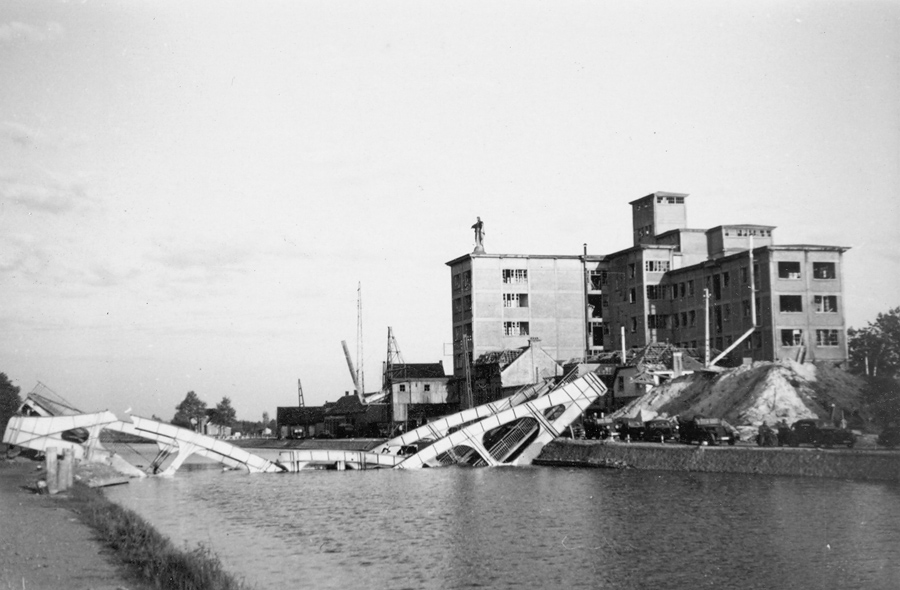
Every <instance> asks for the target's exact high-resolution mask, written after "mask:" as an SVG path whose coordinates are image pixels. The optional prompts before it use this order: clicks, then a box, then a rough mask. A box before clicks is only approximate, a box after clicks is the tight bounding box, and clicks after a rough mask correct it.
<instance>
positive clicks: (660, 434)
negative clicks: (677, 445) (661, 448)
mask: <svg viewBox="0 0 900 590" xmlns="http://www.w3.org/2000/svg"><path fill="white" fill-rule="evenodd" d="M678 438H679V435H678V422H677V421H676V420H671V419H669V418H656V419H654V420H648V421H647V422H646V423H644V440H646V441H648V442H666V441H668V440H676V441H677V440H678Z"/></svg>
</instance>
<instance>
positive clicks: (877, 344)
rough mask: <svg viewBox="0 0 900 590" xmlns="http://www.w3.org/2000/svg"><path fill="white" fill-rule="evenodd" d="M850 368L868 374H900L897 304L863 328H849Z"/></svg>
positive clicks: (852, 370) (898, 308)
mask: <svg viewBox="0 0 900 590" xmlns="http://www.w3.org/2000/svg"><path fill="white" fill-rule="evenodd" d="M847 333H848V335H849V337H850V338H849V348H850V371H851V372H853V373H856V374H859V375H868V376H871V377H886V378H896V377H898V376H900V307H896V308H894V309H891V310H888V312H887V313H879V314H878V316H877V317H876V318H875V322H869V325H868V326H866V327H865V328H860V329H859V330H855V329H853V328H850V330H848V332H847Z"/></svg>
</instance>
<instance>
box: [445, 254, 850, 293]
mask: <svg viewBox="0 0 900 590" xmlns="http://www.w3.org/2000/svg"><path fill="white" fill-rule="evenodd" d="M644 270H645V271H646V272H658V273H666V272H669V270H670V263H669V261H668V260H645V261H644ZM501 272H502V279H503V283H504V284H507V285H512V284H522V283H527V282H528V270H526V269H521V268H504V269H502V271H501ZM753 272H754V274H756V275H757V276H758V275H759V265H754V266H753ZM740 273H741V282H742V283H745V284H746V283H748V282H749V272H748V268H747V267H742V268H741V269H740ZM636 274H637V265H636V263H633V262H632V263H630V264H629V265H628V277H629V278H632V279H633V278H635V276H636ZM802 276H803V275H802V272H801V263H800V262H794V261H781V262H779V263H778V278H779V279H787V280H796V279H800V278H802ZM836 277H837V270H836V267H835V263H834V262H813V278H814V279H834V278H836ZM607 281H608V274H607V271H591V274H590V282H591V287H592V288H593V289H596V290H600V289H602V285H605V284H607ZM710 282H711V283H712V286H713V287H714V290H715V291H716V292H717V293H718V291H719V289H718V287H728V286H729V285H730V283H731V275H730V273H729V272H728V271H724V272H722V273H720V274H716V275H713V276H712V277H707V288H709V287H710ZM471 285H472V271H469V270H467V271H465V272H461V273H459V274H456V275H454V276H453V288H454V290H457V291H458V290H460V289H462V290H466V289H468V288H470V287H471ZM651 288H653V289H654V291H653V293H652V295H651V291H650V289H651ZM694 293H695V291H694V281H693V280H689V281H686V282H681V283H676V284H672V285H648V286H647V297H648V298H649V299H670V298H671V299H675V298H676V297H685V296H687V297H693V296H694ZM717 298H718V297H717Z"/></svg>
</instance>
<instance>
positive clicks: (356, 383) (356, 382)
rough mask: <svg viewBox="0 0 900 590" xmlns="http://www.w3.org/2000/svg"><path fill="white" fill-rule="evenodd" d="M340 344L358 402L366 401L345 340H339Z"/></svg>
mask: <svg viewBox="0 0 900 590" xmlns="http://www.w3.org/2000/svg"><path fill="white" fill-rule="evenodd" d="M341 346H343V347H344V356H345V357H347V368H348V369H350V378H351V379H353V387H355V388H356V395H357V397H359V401H360V402H362V403H366V398H365V396H364V395H363V391H362V389H360V387H359V376H358V375H357V373H356V369H354V368H353V359H352V358H350V349H349V348H348V347H347V341H346V340H341Z"/></svg>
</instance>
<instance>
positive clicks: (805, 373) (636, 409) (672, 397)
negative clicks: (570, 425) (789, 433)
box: [613, 360, 864, 426]
mask: <svg viewBox="0 0 900 590" xmlns="http://www.w3.org/2000/svg"><path fill="white" fill-rule="evenodd" d="M863 388H864V384H863V381H862V380H861V379H859V378H857V377H854V376H853V375H850V374H849V373H847V372H845V371H843V370H841V369H838V368H835V367H833V366H830V365H825V364H812V363H806V364H800V363H796V362H794V361H790V360H787V361H778V362H755V363H752V364H750V365H742V366H740V367H736V368H733V369H726V370H724V371H722V372H721V373H708V372H703V373H694V374H691V375H684V376H682V377H679V378H678V379H674V380H672V381H669V382H667V383H664V384H663V385H660V386H658V387H655V388H653V389H652V390H650V391H649V392H648V393H647V394H646V395H644V396H642V397H639V398H638V399H636V400H634V401H633V402H631V403H629V404H628V405H626V406H625V407H623V408H622V409H620V410H619V411H617V412H615V413H614V414H613V417H616V416H637V415H639V414H640V415H644V416H646V415H654V414H657V415H660V416H682V417H691V416H694V415H697V414H701V415H703V416H707V417H710V418H723V419H725V420H727V421H728V422H730V423H731V424H734V425H747V426H749V425H753V426H758V425H759V424H761V423H762V422H764V421H765V422H767V423H769V424H772V423H774V422H778V421H780V420H782V419H784V420H786V421H787V423H788V424H792V423H793V422H794V421H796V420H800V419H803V418H822V419H829V418H831V416H832V404H834V407H835V408H836V412H837V415H838V416H840V415H841V412H843V413H844V415H845V416H846V417H847V418H848V420H849V419H850V416H851V415H853V414H854V412H856V411H858V410H860V408H861V406H862V395H863Z"/></svg>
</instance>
